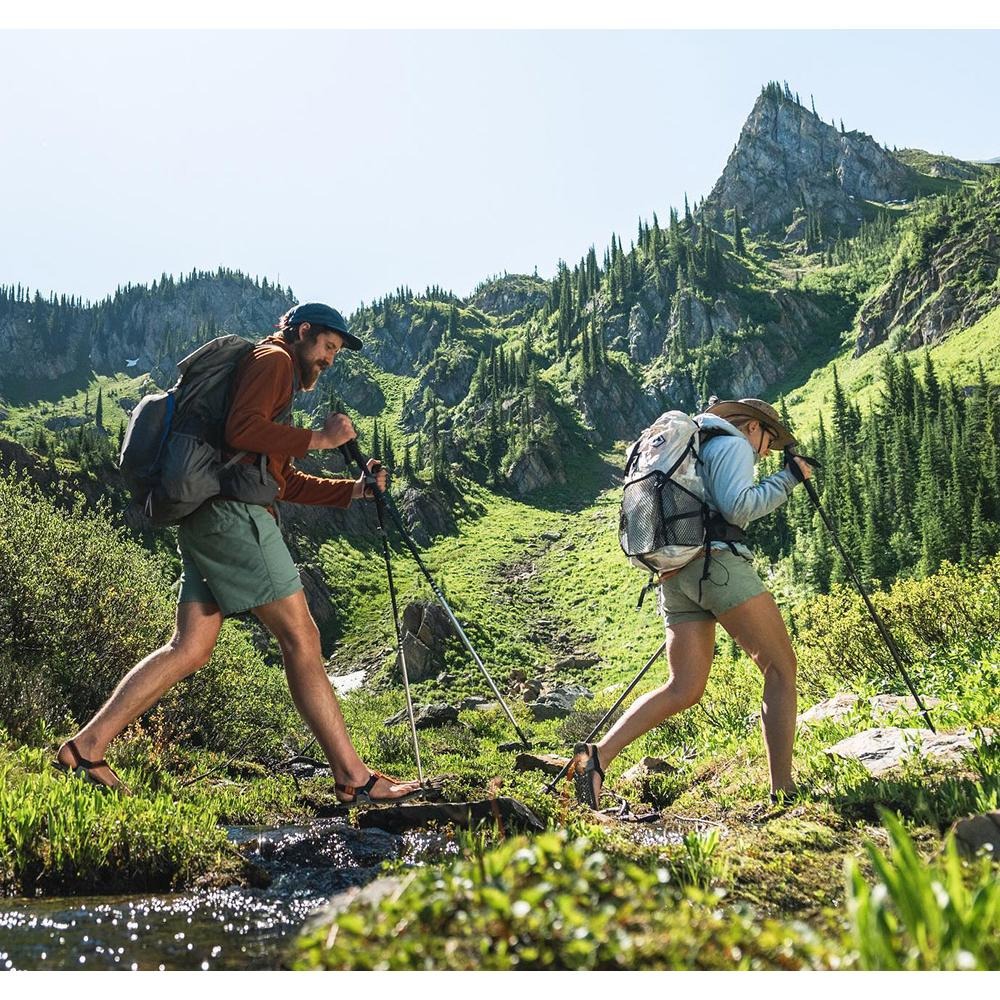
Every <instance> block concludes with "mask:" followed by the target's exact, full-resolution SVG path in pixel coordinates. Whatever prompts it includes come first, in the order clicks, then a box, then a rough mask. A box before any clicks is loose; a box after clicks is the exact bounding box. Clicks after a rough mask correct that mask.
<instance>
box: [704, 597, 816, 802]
mask: <svg viewBox="0 0 1000 1000" xmlns="http://www.w3.org/2000/svg"><path fill="white" fill-rule="evenodd" d="M719 624H720V625H721V626H722V627H723V628H724V629H725V630H726V631H727V632H728V633H729V634H730V635H731V636H732V637H733V638H734V639H735V640H736V641H737V642H738V643H739V644H740V646H741V647H742V648H743V650H744V652H745V653H746V654H747V656H749V657H750V658H751V659H752V660H753V661H754V663H756V664H757V667H758V668H759V670H760V672H761V673H762V674H763V675H764V702H763V706H762V708H761V713H760V721H761V728H762V729H763V731H764V745H765V747H766V748H767V763H768V768H769V770H770V774H771V791H772V792H777V791H786V792H790V791H792V790H794V788H795V784H794V782H793V781H792V745H793V743H794V742H795V713H796V700H797V699H796V692H795V674H796V660H795V652H794V650H793V649H792V643H791V640H790V639H789V637H788V630H787V629H786V628H785V622H784V620H783V619H782V617H781V612H780V611H778V606H777V604H775V603H774V598H773V597H772V596H771V595H770V594H768V593H763V594H758V595H757V596H756V597H751V598H750V600H748V601H744V602H743V603H742V604H740V605H738V606H737V607H735V608H732V609H731V610H730V611H727V612H725V613H724V614H722V615H719Z"/></svg>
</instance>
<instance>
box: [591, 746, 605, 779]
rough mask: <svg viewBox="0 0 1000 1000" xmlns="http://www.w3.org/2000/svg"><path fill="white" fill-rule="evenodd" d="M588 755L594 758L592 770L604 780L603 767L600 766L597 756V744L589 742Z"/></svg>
mask: <svg viewBox="0 0 1000 1000" xmlns="http://www.w3.org/2000/svg"><path fill="white" fill-rule="evenodd" d="M590 755H591V757H592V758H593V760H594V770H595V771H596V772H597V773H598V774H599V775H600V777H601V781H603V780H604V768H603V767H601V758H600V757H598V756H597V744H596V743H591V744H590Z"/></svg>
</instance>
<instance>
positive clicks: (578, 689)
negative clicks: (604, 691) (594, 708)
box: [531, 684, 594, 722]
mask: <svg viewBox="0 0 1000 1000" xmlns="http://www.w3.org/2000/svg"><path fill="white" fill-rule="evenodd" d="M593 697H594V695H593V692H591V691H588V690H587V689H586V688H585V687H582V686H581V685H579V684H553V685H551V686H547V687H544V688H543V689H542V691H541V693H540V694H539V695H538V697H537V698H536V699H535V701H533V702H532V703H531V714H532V715H533V716H534V717H535V721H537V722H541V721H542V720H543V719H562V718H565V716H567V715H569V714H570V713H571V712H572V711H573V707H574V706H575V705H576V703H577V702H578V701H579V700H580V699H581V698H593Z"/></svg>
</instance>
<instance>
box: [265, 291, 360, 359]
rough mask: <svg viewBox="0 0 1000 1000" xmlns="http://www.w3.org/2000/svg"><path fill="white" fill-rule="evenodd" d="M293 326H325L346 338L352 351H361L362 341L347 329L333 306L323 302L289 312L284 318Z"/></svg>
mask: <svg viewBox="0 0 1000 1000" xmlns="http://www.w3.org/2000/svg"><path fill="white" fill-rule="evenodd" d="M283 318H284V319H285V320H286V321H287V322H288V323H289V324H290V325H291V326H298V325H299V323H311V324H312V325H313V326H325V327H326V328H327V329H328V330H334V331H336V332H337V333H339V334H340V335H341V336H342V337H343V338H344V344H345V345H346V346H347V347H349V348H350V349H351V350H352V351H360V350H361V341H360V340H358V338H357V337H355V336H354V334H353V333H351V331H350V330H348V329H347V322H346V320H345V319H344V317H343V316H341V315H340V313H339V312H337V310H336V309H334V308H333V307H332V306H327V305H324V304H323V303H322V302H303V303H301V304H300V305H297V306H296V307H295V308H294V309H291V310H289V311H288V312H287V313H285V315H284V317H283Z"/></svg>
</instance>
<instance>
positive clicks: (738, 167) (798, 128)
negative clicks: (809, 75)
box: [702, 86, 915, 234]
mask: <svg viewBox="0 0 1000 1000" xmlns="http://www.w3.org/2000/svg"><path fill="white" fill-rule="evenodd" d="M914 179H915V177H914V173H913V172H912V171H911V169H910V168H909V167H907V166H906V165H905V164H904V163H902V162H900V160H898V159H897V158H896V157H894V156H893V155H892V154H891V153H889V152H888V151H886V150H885V149H883V148H882V146H880V145H879V144H878V143H877V142H876V141H875V140H874V139H873V138H872V137H871V136H869V135H866V134H865V133H864V132H856V131H851V132H846V131H838V129H837V128H835V127H834V126H832V125H828V124H827V123H826V122H824V121H823V120H822V119H820V118H819V117H818V116H817V115H815V114H813V113H812V112H811V111H809V110H808V109H806V108H804V107H802V106H801V105H800V104H798V103H796V101H795V100H794V98H791V97H789V96H786V95H784V94H782V93H780V92H779V91H778V88H777V87H775V86H772V87H769V88H765V90H764V91H763V92H762V93H761V95H760V97H758V98H757V101H756V103H755V104H754V106H753V110H752V111H751V112H750V117H749V118H748V119H747V121H746V123H745V124H744V126H743V130H742V132H741V133H740V137H739V141H738V142H737V143H736V146H735V148H734V149H733V151H732V153H731V154H730V156H729V160H728V162H727V163H726V166H725V169H724V170H723V172H722V176H721V177H720V178H719V180H718V181H717V182H716V184H715V187H713V188H712V191H711V193H710V194H709V196H708V197H707V198H706V199H705V202H704V204H703V206H702V212H703V213H704V215H705V218H707V219H708V221H709V223H710V224H711V225H714V226H715V227H716V228H718V229H722V228H723V225H724V218H723V216H724V213H725V211H726V210H728V209H731V208H734V207H736V208H738V209H739V211H740V214H741V216H742V217H743V220H744V222H745V224H746V225H748V226H749V227H750V230H751V231H752V232H754V233H763V232H767V231H776V232H777V231H780V232H782V233H783V232H784V228H785V227H786V226H788V225H789V224H790V223H791V221H792V216H793V213H794V210H795V209H796V208H797V207H800V206H801V207H802V208H804V209H805V210H806V211H808V212H811V213H813V214H815V215H817V216H819V217H820V218H821V219H822V220H823V222H824V229H825V230H826V231H827V232H829V233H830V234H835V233H836V232H838V231H841V232H843V233H845V234H846V233H851V232H853V231H854V230H856V229H857V227H858V226H859V225H860V222H861V219H862V203H863V202H864V201H868V200H870V201H880V202H887V201H896V200H899V199H906V198H909V197H910V196H911V195H912V193H913V189H914Z"/></svg>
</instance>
